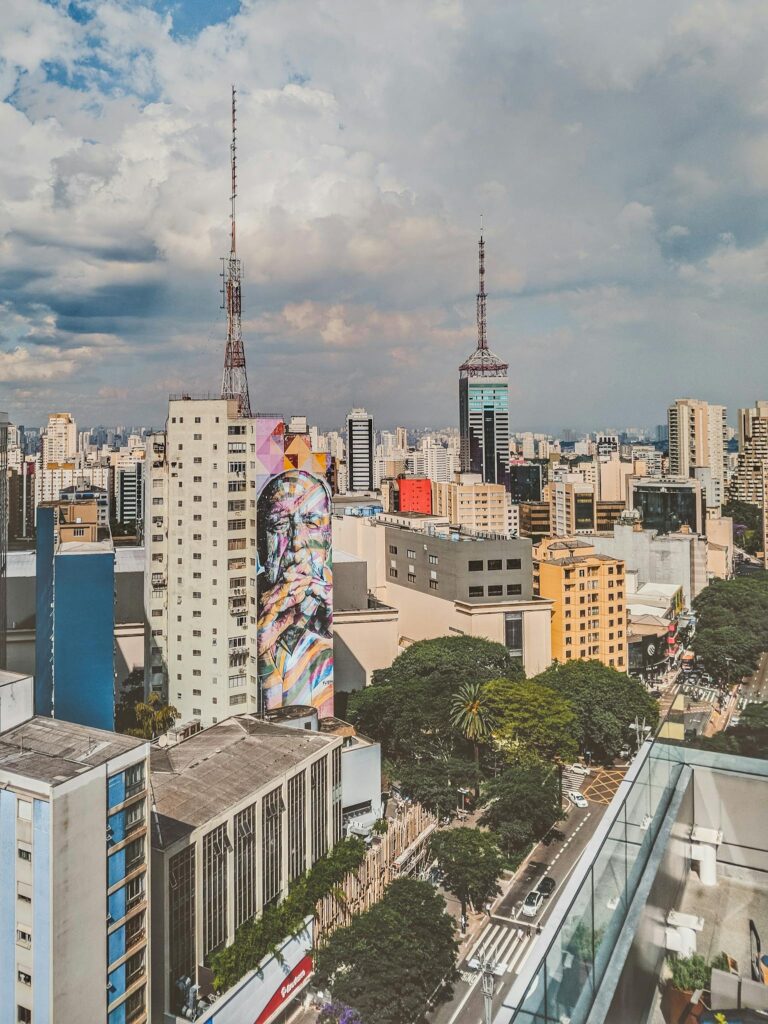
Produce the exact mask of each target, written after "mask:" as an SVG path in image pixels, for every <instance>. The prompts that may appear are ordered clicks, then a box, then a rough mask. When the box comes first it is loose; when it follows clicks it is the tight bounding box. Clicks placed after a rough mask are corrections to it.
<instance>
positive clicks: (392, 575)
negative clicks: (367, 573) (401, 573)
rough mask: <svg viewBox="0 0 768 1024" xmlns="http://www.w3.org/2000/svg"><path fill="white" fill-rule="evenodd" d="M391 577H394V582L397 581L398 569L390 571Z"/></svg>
mask: <svg viewBox="0 0 768 1024" xmlns="http://www.w3.org/2000/svg"><path fill="white" fill-rule="evenodd" d="M389 575H390V576H391V577H392V579H393V580H396V579H397V569H390V570H389Z"/></svg>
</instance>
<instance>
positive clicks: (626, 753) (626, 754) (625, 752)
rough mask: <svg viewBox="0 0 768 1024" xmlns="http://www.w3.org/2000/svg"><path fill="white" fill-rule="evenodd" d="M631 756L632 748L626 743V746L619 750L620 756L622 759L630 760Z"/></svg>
mask: <svg viewBox="0 0 768 1024" xmlns="http://www.w3.org/2000/svg"><path fill="white" fill-rule="evenodd" d="M631 756H632V750H631V748H630V747H629V746H628V745H627V744H626V743H625V744H624V746H623V747H622V748H621V750H620V751H619V757H620V758H621V759H622V761H628V760H629V758H630V757H631Z"/></svg>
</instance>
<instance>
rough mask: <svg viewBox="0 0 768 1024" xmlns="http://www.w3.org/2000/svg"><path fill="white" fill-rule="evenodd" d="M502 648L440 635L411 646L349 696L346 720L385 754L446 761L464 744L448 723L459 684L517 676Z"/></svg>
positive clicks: (392, 756) (467, 638)
mask: <svg viewBox="0 0 768 1024" xmlns="http://www.w3.org/2000/svg"><path fill="white" fill-rule="evenodd" d="M520 676H521V670H520V668H519V666H518V665H517V663H516V662H515V661H514V660H513V659H512V658H511V657H510V656H509V652H508V651H507V649H506V648H505V647H504V646H503V645H502V644H497V643H493V642H492V641H490V640H483V639H482V638H480V637H470V636H444V637H438V638H437V639H435V640H421V641H419V642H418V643H415V644H412V645H411V646H410V647H409V648H408V649H407V650H405V651H403V653H402V654H400V655H398V657H397V658H395V660H394V661H393V662H392V664H391V665H390V666H389V668H385V669H379V670H377V671H376V672H374V673H373V680H372V683H371V686H369V687H366V689H364V690H361V691H358V692H356V693H353V694H351V695H350V699H349V702H348V706H347V715H348V717H349V720H350V721H351V722H352V723H353V724H354V725H356V726H357V727H358V728H359V730H360V731H361V732H362V733H365V734H366V735H367V736H371V737H372V738H373V739H376V740H378V741H379V742H380V743H381V745H382V750H383V752H384V754H385V755H386V756H388V757H389V758H391V759H393V760H398V759H400V758H406V759H419V758H424V757H427V758H429V757H442V758H444V757H448V756H452V755H454V754H455V753H456V751H457V748H459V749H461V748H463V747H465V746H466V742H467V741H466V740H465V738H464V736H463V735H462V733H461V732H460V730H459V729H458V728H456V727H455V726H453V725H452V723H451V706H452V704H453V699H454V697H455V695H456V694H457V693H458V691H459V689H460V688H461V687H462V686H464V685H465V684H470V683H483V682H486V681H487V680H489V679H499V678H507V679H516V678H520Z"/></svg>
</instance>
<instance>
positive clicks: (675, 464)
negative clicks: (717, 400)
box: [667, 398, 728, 508]
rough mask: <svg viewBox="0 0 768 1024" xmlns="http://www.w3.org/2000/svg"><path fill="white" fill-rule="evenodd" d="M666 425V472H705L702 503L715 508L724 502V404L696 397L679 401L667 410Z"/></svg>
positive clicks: (725, 431)
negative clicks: (703, 501)
mask: <svg viewBox="0 0 768 1024" xmlns="http://www.w3.org/2000/svg"><path fill="white" fill-rule="evenodd" d="M667 419H668V423H669V472H670V475H671V476H679V477H693V476H696V475H697V474H696V470H697V469H699V470H702V469H705V470H708V471H709V472H708V474H707V477H706V479H707V486H706V488H705V490H706V503H707V506H708V507H709V508H717V507H719V506H720V505H721V504H722V502H723V501H724V495H725V467H726V455H727V450H728V424H727V423H726V409H725V406H724V405H710V404H709V402H703V401H701V400H699V399H696V398H679V399H678V400H677V401H676V402H673V403H672V405H670V407H669V409H668V411H667Z"/></svg>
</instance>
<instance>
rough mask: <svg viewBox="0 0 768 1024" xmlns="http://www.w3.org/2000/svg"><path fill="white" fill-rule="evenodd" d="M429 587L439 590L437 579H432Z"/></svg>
mask: <svg viewBox="0 0 768 1024" xmlns="http://www.w3.org/2000/svg"><path fill="white" fill-rule="evenodd" d="M429 589H430V590H437V589H438V585H437V580H430V581H429Z"/></svg>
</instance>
